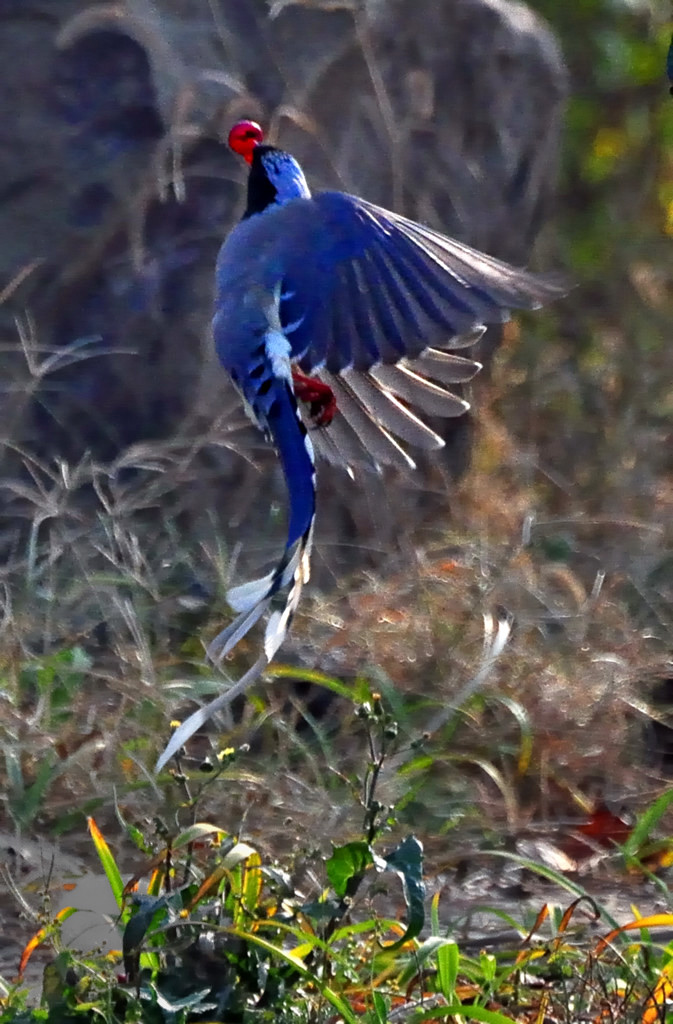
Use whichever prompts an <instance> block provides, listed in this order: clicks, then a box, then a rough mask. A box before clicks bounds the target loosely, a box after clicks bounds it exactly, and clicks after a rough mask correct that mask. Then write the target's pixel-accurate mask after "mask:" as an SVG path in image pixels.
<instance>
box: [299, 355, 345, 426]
mask: <svg viewBox="0 0 673 1024" xmlns="http://www.w3.org/2000/svg"><path fill="white" fill-rule="evenodd" d="M292 380H293V382H294V393H295V395H296V396H297V398H298V399H299V401H300V402H305V403H306V404H307V405H308V411H309V413H310V416H311V419H312V420H313V425H314V426H315V427H328V426H329V425H330V423H331V422H332V420H333V419H334V414H335V413H336V411H337V402H336V398H335V397H334V392H333V391H332V389H331V387H330V386H329V385H328V384H323V382H322V381H321V380H318V379H317V377H307V376H306V374H305V373H302V372H301V370H298V369H297V368H296V366H295V367H293V368H292Z"/></svg>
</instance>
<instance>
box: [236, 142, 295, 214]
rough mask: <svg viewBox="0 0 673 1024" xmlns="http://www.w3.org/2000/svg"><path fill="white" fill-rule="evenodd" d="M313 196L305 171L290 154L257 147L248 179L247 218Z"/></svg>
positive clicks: (270, 148) (272, 148) (273, 148)
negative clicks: (293, 200)
mask: <svg viewBox="0 0 673 1024" xmlns="http://www.w3.org/2000/svg"><path fill="white" fill-rule="evenodd" d="M310 195H311V192H310V190H309V187H308V185H307V183H306V178H305V177H304V172H303V171H302V169H301V167H300V166H299V164H298V163H297V161H296V160H295V159H294V157H292V156H290V154H289V153H284V152H283V150H281V149H276V148H275V146H257V148H256V149H255V151H254V153H253V158H252V164H251V166H250V174H249V177H248V205H247V207H246V210H245V213H244V215H243V216H244V218H247V217H252V216H254V214H256V213H263V212H264V210H267V209H269V207H273V206H282V205H284V204H285V203H289V202H290V201H291V200H292V199H300V198H303V199H308V198H309V197H310Z"/></svg>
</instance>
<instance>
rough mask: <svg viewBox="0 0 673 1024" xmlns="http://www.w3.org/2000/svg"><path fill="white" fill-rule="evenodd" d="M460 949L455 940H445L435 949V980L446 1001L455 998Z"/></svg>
mask: <svg viewBox="0 0 673 1024" xmlns="http://www.w3.org/2000/svg"><path fill="white" fill-rule="evenodd" d="M459 960H460V951H459V949H458V945H457V943H455V942H447V943H445V944H444V945H443V946H440V947H439V949H438V950H437V981H438V982H439V989H440V991H441V993H442V995H443V996H444V998H445V999H446V1001H447V1003H452V1002H453V1001H454V999H455V998H456V979H457V978H458V962H459Z"/></svg>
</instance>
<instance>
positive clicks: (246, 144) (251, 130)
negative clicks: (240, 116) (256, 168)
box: [227, 121, 264, 164]
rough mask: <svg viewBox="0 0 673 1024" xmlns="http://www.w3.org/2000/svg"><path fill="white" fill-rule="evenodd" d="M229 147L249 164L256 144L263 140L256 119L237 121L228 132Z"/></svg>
mask: <svg viewBox="0 0 673 1024" xmlns="http://www.w3.org/2000/svg"><path fill="white" fill-rule="evenodd" d="M227 142H228V144H229V149H231V150H233V151H234V153H238V155H239V156H242V157H243V159H244V160H245V162H246V163H248V164H251V163H252V158H253V156H254V153H255V150H256V149H257V146H260V145H261V144H262V142H264V132H263V131H262V129H261V128H260V126H259V125H258V124H257V122H256V121H237V122H236V124H235V125H234V127H233V128H232V129H231V131H230V132H229V138H228V140H227Z"/></svg>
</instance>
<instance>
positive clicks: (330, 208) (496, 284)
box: [280, 192, 565, 465]
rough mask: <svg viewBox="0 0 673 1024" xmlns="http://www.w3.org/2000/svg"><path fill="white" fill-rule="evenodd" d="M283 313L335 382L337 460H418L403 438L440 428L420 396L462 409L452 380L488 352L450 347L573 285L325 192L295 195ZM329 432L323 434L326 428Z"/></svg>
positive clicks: (332, 441) (447, 408) (422, 438)
mask: <svg viewBox="0 0 673 1024" xmlns="http://www.w3.org/2000/svg"><path fill="white" fill-rule="evenodd" d="M284 215H286V216H288V219H290V220H292V221H293V224H292V228H291V229H290V230H289V231H288V234H287V235H286V237H288V238H292V239H293V241H294V244H293V246H292V248H291V250H290V251H288V252H287V253H285V254H284V256H285V258H284V260H283V264H284V274H283V281H282V291H281V304H280V317H281V323H282V325H283V329H284V331H285V333H286V335H287V337H288V339H289V341H290V344H291V347H292V356H293V358H294V359H295V360H296V361H298V362H299V365H300V366H301V368H302V370H303V371H304V372H305V373H307V374H312V375H314V376H319V377H320V378H321V379H322V380H324V381H325V382H326V383H328V384H329V385H330V386H331V387H332V388H333V390H334V392H335V395H336V398H337V403H338V406H339V409H340V411H341V413H342V414H343V416H342V417H335V419H334V421H333V423H332V425H331V426H330V427H329V428H328V429H327V430H326V431H324V432H323V431H317V432H316V434H315V435H314V440H315V442H316V448H317V450H318V451H319V452H320V454H322V455H325V456H327V457H328V458H330V459H332V460H333V461H345V462H347V463H349V462H352V461H362V459H361V458H360V459H358V452H361V451H362V448H363V446H364V448H365V449H366V451H367V457H368V459H369V460H370V461H374V462H375V463H377V464H378V463H394V464H405V465H409V464H411V465H413V462H412V461H411V459H410V458H409V456H408V455H406V453H405V452H404V450H403V449H402V448H401V447H400V445H399V444H398V443H397V442H396V440H395V438H399V439H400V440H402V441H406V442H408V443H410V444H412V445H415V446H420V447H423V448H433V447H439V446H441V444H442V441H441V438H439V437H438V435H437V434H436V433H435V432H434V431H432V430H430V428H429V427H427V426H426V425H425V424H424V423H423V422H422V421H421V420H420V419H419V418H418V417H417V416H416V415H414V413H413V412H412V411H411V408H410V407H416V408H418V409H419V410H420V411H421V412H425V413H427V414H432V415H440V416H456V415H460V414H461V413H462V412H464V411H465V410H466V409H467V408H468V405H467V403H466V402H465V401H464V400H462V399H461V398H459V397H458V396H456V395H455V394H453V393H452V392H451V391H450V389H448V388H447V387H446V385H447V384H448V385H451V384H456V383H460V382H463V381H465V380H469V379H470V377H471V376H473V375H474V374H475V373H476V372H477V371H478V370H479V369H480V364H479V363H477V362H475V361H474V360H470V359H466V358H464V357H462V356H458V355H456V354H454V353H450V352H447V351H446V349H456V348H462V347H464V346H466V345H469V344H471V343H472V342H473V341H474V340H475V339H476V338H477V337H478V336H479V334H480V333H481V331H482V330H483V325H486V324H491V323H500V322H502V321H503V320H506V319H507V318H508V311H509V310H510V309H534V308H537V307H538V306H540V305H542V304H543V303H544V302H546V301H549V300H551V299H553V298H557V297H558V296H560V295H562V294H563V292H564V290H565V289H564V287H563V286H562V285H561V284H559V282H558V281H555V280H553V279H551V278H545V277H541V276H537V275H534V274H530V273H527V272H526V271H522V270H517V269H515V268H513V267H510V266H508V265H507V264H505V263H502V262H500V261H499V260H496V259H493V258H492V257H490V256H487V255H485V254H484V253H481V252H478V251H477V250H475V249H471V248H470V247H469V246H466V245H463V244H461V243H460V242H456V241H454V240H452V239H450V238H447V237H445V236H444V235H441V234H439V233H438V232H436V231H432V230H431V229H429V228H426V227H423V226H422V225H420V224H417V223H415V222H414V221H411V220H408V219H406V218H405V217H400V216H398V215H397V214H395V213H392V212H390V211H388V210H383V209H381V208H380V207H378V206H374V205H373V204H372V203H368V202H366V201H364V200H362V199H358V198H356V197H355V196H350V195H346V194H345V193H341V192H322V193H319V194H318V195H316V196H314V197H313V198H312V199H309V200H301V201H300V202H298V203H296V204H295V203H291V204H288V206H286V207H285V209H284ZM317 435H321V436H317Z"/></svg>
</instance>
